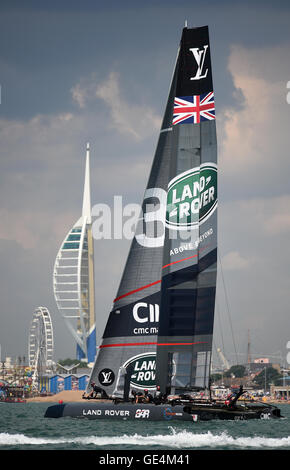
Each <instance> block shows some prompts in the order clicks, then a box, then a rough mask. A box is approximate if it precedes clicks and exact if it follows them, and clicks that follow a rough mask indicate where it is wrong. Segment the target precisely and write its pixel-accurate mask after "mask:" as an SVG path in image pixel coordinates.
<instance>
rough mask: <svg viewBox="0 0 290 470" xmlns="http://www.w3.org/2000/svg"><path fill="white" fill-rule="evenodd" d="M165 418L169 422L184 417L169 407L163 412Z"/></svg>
mask: <svg viewBox="0 0 290 470" xmlns="http://www.w3.org/2000/svg"><path fill="white" fill-rule="evenodd" d="M163 416H164V418H165V419H167V420H169V419H172V418H173V417H174V416H182V413H177V412H175V411H172V408H171V407H170V406H168V407H166V408H165V409H164V410H163Z"/></svg>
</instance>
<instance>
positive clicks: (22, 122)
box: [0, 0, 290, 365]
mask: <svg viewBox="0 0 290 470" xmlns="http://www.w3.org/2000/svg"><path fill="white" fill-rule="evenodd" d="M185 20H187V22H188V26H189V27H193V26H203V25H208V26H209V33H210V41H211V54H212V68H213V82H214V91H215V101H216V114H217V139H218V164H219V228H218V233H219V274H218V289H217V309H216V316H215V330H214V347H215V348H217V347H220V348H221V349H222V350H223V352H224V354H225V356H226V357H227V358H228V360H229V361H230V363H236V362H237V361H238V362H245V361H246V354H247V342H248V331H249V334H250V340H251V353H252V356H253V357H259V356H268V357H269V358H270V359H271V360H272V362H280V361H282V362H284V365H286V357H287V353H288V352H289V349H290V347H289V348H288V349H287V343H288V341H290V321H289V303H290V302H289V300H290V270H289V265H290V249H289V235H290V182H289V176H290V159H289V143H290V136H289V129H290V30H289V21H290V5H289V2H287V1H263V2H261V1H257V0H256V1H255V0H253V1H251V2H247V1H243V2H242V1H234V2H233V1H226V0H219V1H209V0H204V1H202V2H201V1H192V0H190V1H189V0H181V1H178V2H173V1H171V0H167V1H166V2H165V1H161V0H159V1H158V0H157V1H150V0H149V1H146V2H141V1H137V0H135V1H134V2H133V1H128V0H123V1H122V2H119V1H113V0H111V1H110V0H109V1H106V2H101V1H97V0H95V1H91V0H83V1H82V2H77V1H74V0H71V1H65V0H60V1H55V0H51V1H41V2H39V1H29V0H27V1H25V2H23V1H13V0H12V1H5V0H2V1H1V5H0V87H1V88H0V90H1V97H0V98H1V104H0V182H1V183H0V220H1V223H0V255H1V258H0V259H1V264H0V278H1V282H0V345H1V352H2V358H5V357H6V356H12V357H13V358H14V357H16V356H19V355H20V356H26V357H27V355H28V336H29V327H30V322H31V319H32V314H33V312H34V310H35V309H36V308H37V307H38V306H45V307H47V308H48V309H49V311H50V313H51V317H52V321H53V327H54V337H55V358H56V360H59V359H62V358H66V357H74V356H75V342H74V340H73V339H72V337H71V336H70V333H69V332H68V331H67V329H66V327H65V325H64V322H63V319H62V318H61V316H60V315H59V313H58V311H57V306H56V303H55V300H54V296H53V284H52V275H53V265H54V261H55V257H56V255H57V252H58V249H59V247H60V245H61V243H62V240H63V239H64V237H65V235H66V233H67V232H68V230H69V229H70V228H71V226H72V225H73V224H74V223H75V222H76V220H77V219H78V218H79V216H80V215H81V207H82V192H83V181H84V169H85V148H86V143H87V142H90V146H91V185H92V205H95V204H99V203H105V204H108V205H109V206H112V204H113V200H114V196H115V195H120V196H122V198H123V201H124V204H127V203H136V204H140V203H141V200H142V197H143V192H144V189H145V186H146V184H147V178H148V175H149V171H150V168H151V163H152V159H153V156H154V151H155V147H156V144H157V138H158V134H159V129H160V124H161V119H162V116H163V112H164V109H165V104H166V100H167V94H168V88H169V84H170V79H171V74H172V70H173V66H174V61H175V57H176V52H177V47H178V44H179V40H180V37H181V31H182V28H183V25H184V23H185ZM288 82H289V85H288ZM288 93H289V96H288ZM129 246H130V240H126V239H123V240H114V239H111V240H95V288H96V313H97V318H98V320H97V325H98V341H100V338H101V336H102V333H103V329H104V327H105V324H106V319H107V317H108V314H109V311H110V309H111V305H112V301H113V299H114V298H115V294H116V292H117V289H118V285H119V282H120V278H121V275H122V271H123V267H124V263H125V261H126V257H127V254H128V250H129ZM289 344H290V343H289Z"/></svg>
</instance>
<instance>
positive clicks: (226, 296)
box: [218, 253, 238, 364]
mask: <svg viewBox="0 0 290 470" xmlns="http://www.w3.org/2000/svg"><path fill="white" fill-rule="evenodd" d="M218 258H219V262H220V267H221V275H222V281H223V286H224V292H225V299H226V304H227V312H228V317H229V323H230V328H231V333H232V339H233V344H234V349H235V354H236V361H237V364H238V355H237V348H236V342H235V337H234V331H233V325H232V319H231V315H230V308H229V301H228V295H227V290H226V285H225V280H224V274H223V268H222V261H221V257H220V254H219V253H218Z"/></svg>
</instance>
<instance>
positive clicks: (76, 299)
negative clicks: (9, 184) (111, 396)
mask: <svg viewBox="0 0 290 470" xmlns="http://www.w3.org/2000/svg"><path fill="white" fill-rule="evenodd" d="M53 289H54V296H55V300H56V303H57V307H58V310H59V312H60V314H61V316H62V317H63V319H64V321H65V323H66V326H67V328H68V329H69V331H70V333H71V335H72V336H73V338H74V340H75V341H76V343H77V359H78V360H86V361H87V362H88V363H89V364H90V363H94V360H95V355H96V319H95V286H94V244H93V237H92V218H91V194H90V146H89V144H87V149H86V168H85V183H84V194H83V208H82V215H81V217H80V218H79V220H78V221H77V222H76V223H75V224H74V225H73V227H72V228H71V229H70V230H69V232H68V233H67V235H66V237H65V239H64V240H63V242H62V244H61V247H60V249H59V251H58V254H57V257H56V260H55V265H54V272H53Z"/></svg>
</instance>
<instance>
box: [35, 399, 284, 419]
mask: <svg viewBox="0 0 290 470" xmlns="http://www.w3.org/2000/svg"><path fill="white" fill-rule="evenodd" d="M44 416H45V418H62V417H71V418H87V419H109V420H112V419H118V420H137V421H171V420H174V421H176V420H177V421H209V420H213V419H220V420H248V419H270V418H279V417H280V410H279V409H278V408H276V407H273V406H271V405H262V406H252V407H250V409H248V408H246V407H244V406H236V407H235V408H233V409H230V408H228V407H225V406H216V405H214V404H209V405H184V404H181V405H174V406H172V405H170V404H162V405H155V404H133V403H120V404H114V403H97V402H91V401H89V402H84V403H63V404H58V405H51V406H49V407H48V408H47V410H46V413H45V415H44Z"/></svg>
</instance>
